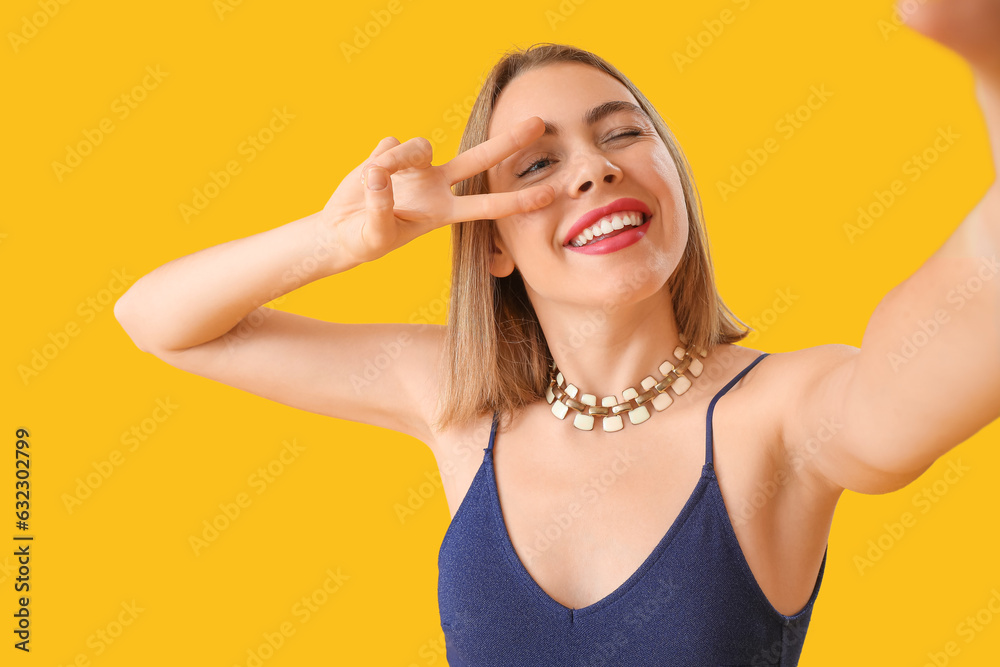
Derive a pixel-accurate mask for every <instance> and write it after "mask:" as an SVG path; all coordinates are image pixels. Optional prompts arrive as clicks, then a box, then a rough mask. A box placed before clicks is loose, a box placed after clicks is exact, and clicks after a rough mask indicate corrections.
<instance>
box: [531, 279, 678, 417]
mask: <svg viewBox="0 0 1000 667" xmlns="http://www.w3.org/2000/svg"><path fill="white" fill-rule="evenodd" d="M609 311H610V312H609ZM536 313H537V314H538V318H539V322H540V323H541V326H542V330H543V331H544V332H545V338H546V340H547V341H548V344H549V351H550V352H551V353H552V358H553V359H554V360H555V362H556V366H557V367H558V369H559V371H560V372H562V374H563V376H564V377H565V378H566V383H567V384H573V385H575V386H576V387H577V388H578V389H579V390H580V393H581V394H594V395H595V396H596V397H597V400H598V405H600V399H601V398H602V397H604V396H612V395H613V396H616V397H617V398H618V400H619V401H621V400H622V391H623V390H625V389H626V388H628V387H633V388H634V389H635V390H636V391H637V392H639V393H642V392H643V391H644V390H643V388H642V379H643V378H645V377H646V376H650V375H651V376H653V378H654V379H655V380H659V379H660V378H661V377H663V376H662V374H661V373H660V371H659V367H660V364H662V363H663V362H664V361H668V362H670V363H671V364H673V365H675V366H676V365H677V364H678V362H679V361H680V359H679V358H677V359H675V358H674V355H673V352H674V350H675V349H676V348H677V347H678V346H680V347H682V348H686V347H687V345H685V344H683V343H681V342H680V338H679V333H680V332H678V330H677V322H676V320H675V318H674V311H673V304H672V303H671V301H670V291H669V290H668V289H667V286H666V285H664V286H663V288H662V289H660V290H659V291H657V292H656V293H655V294H654V295H652V296H651V297H649V298H648V299H644V300H641V301H637V302H633V303H628V304H619V303H615V304H612V305H611V307H610V308H608V307H600V306H590V307H585V306H580V305H579V304H561V303H551V302H548V303H546V304H545V308H544V309H542V311H540V312H539V311H538V310H537V309H536ZM695 354H697V353H695Z"/></svg>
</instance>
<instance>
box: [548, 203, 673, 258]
mask: <svg viewBox="0 0 1000 667" xmlns="http://www.w3.org/2000/svg"><path fill="white" fill-rule="evenodd" d="M618 211H639V212H641V213H642V214H643V216H645V218H644V219H648V218H649V216H651V215H652V214H653V212H652V211H651V210H650V209H649V207H648V206H646V204H645V203H643V202H642V201H640V200H638V199H633V198H632V197H622V198H621V199H616V200H614V201H613V202H611V203H610V204H608V205H607V206H602V207H601V208H595V209H594V210H592V211H588V212H586V213H584V214H583V215H582V216H580V219H579V220H577V221H576V222H575V223H573V226H572V227H570V229H569V231H568V232H567V233H566V238H564V239H563V245H564V246H568V245H569V244H570V242H571V241H572V240H573V239H575V238H576V237H577V236H579V235H580V233H581V232H583V230H585V229H587V228H588V227H590V226H591V225H593V224H594V223H595V222H597V221H598V220H600V219H601V218H603V217H604V216H606V215H610V214H612V213H616V212H618Z"/></svg>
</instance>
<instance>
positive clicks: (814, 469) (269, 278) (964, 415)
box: [115, 0, 1000, 667]
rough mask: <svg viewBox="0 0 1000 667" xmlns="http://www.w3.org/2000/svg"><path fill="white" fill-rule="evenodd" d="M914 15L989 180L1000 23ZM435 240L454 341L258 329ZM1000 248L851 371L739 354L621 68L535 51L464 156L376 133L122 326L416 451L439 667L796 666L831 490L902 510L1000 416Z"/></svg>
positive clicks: (967, 224)
mask: <svg viewBox="0 0 1000 667" xmlns="http://www.w3.org/2000/svg"><path fill="white" fill-rule="evenodd" d="M914 7H915V9H914V10H913V11H910V12H907V13H906V16H908V19H907V20H908V23H909V24H910V25H911V27H914V28H915V29H917V30H918V31H920V32H922V33H923V34H925V35H928V36H930V37H932V38H934V39H937V40H939V41H940V42H941V43H943V44H945V45H947V46H949V47H951V48H953V49H955V50H956V51H958V52H959V53H960V54H961V55H962V56H963V57H965V58H966V59H967V60H968V61H969V63H970V64H971V65H972V67H973V70H974V72H975V75H976V92H977V96H978V99H979V101H980V103H981V105H982V108H983V110H984V113H985V114H986V118H987V122H988V125H989V130H990V137H991V142H992V150H993V155H994V156H995V157H996V156H997V155H1000V46H998V45H1000V3H997V2H995V1H991V0H945V1H943V2H938V3H933V4H917V3H914ZM452 186H456V191H455V192H454V193H453V192H452V189H451V188H452ZM444 225H451V226H452V231H453V249H454V256H453V294H452V303H451V308H450V312H449V323H448V326H447V327H440V326H435V325H411V324H371V325H357V324H352V325H348V324H337V323H329V322H322V321H318V320H314V319H310V318H306V317H302V316H298V315H294V314H291V313H285V312H281V311H277V310H273V309H268V308H266V307H263V305H262V304H265V303H267V302H268V301H270V300H271V299H274V298H276V297H278V296H280V295H282V294H285V293H287V292H289V291H291V290H293V289H295V288H296V287H298V286H300V285H301V284H304V283H308V282H311V281H313V280H318V279H321V278H324V277H326V276H330V275H334V274H337V273H340V272H343V271H346V270H348V269H350V268H352V267H355V266H357V265H359V264H361V263H363V262H370V261H373V260H375V259H377V258H379V257H381V256H383V255H385V254H386V253H388V252H390V251H392V250H393V249H395V248H398V247H400V246H402V245H404V244H405V243H407V242H409V241H410V240H412V239H414V238H416V237H417V236H419V235H421V234H424V233H426V232H428V231H431V230H433V229H437V228H439V227H442V226H444ZM762 233H766V232H764V230H762ZM998 248H1000V193H998V189H997V187H996V186H995V185H994V186H993V187H991V188H990V189H989V191H988V193H987V194H986V196H985V197H984V199H983V200H982V203H981V204H980V205H979V206H978V207H977V208H976V209H975V210H974V211H973V212H972V213H971V214H970V215H969V217H968V218H967V219H966V220H965V221H964V222H963V223H962V224H961V226H959V227H958V229H957V230H956V231H955V233H954V234H953V235H952V237H951V238H950V239H949V240H948V241H947V242H946V243H945V244H944V245H943V246H942V247H941V248H940V250H938V251H937V252H936V253H935V254H934V255H933V256H932V257H931V258H930V259H929V260H928V261H927V262H926V263H925V264H924V266H922V267H921V268H920V269H919V270H918V271H917V272H916V273H915V274H914V275H913V276H911V277H910V278H909V279H908V280H907V281H905V282H904V283H902V284H901V285H900V286H898V287H897V288H895V289H894V290H892V291H891V292H890V293H889V294H888V295H887V296H886V297H885V299H884V300H883V301H882V302H881V303H880V304H879V306H878V308H877V309H876V311H875V312H874V314H873V315H872V317H871V321H870V323H869V325H868V328H867V329H866V331H865V336H864V341H863V344H862V347H861V348H860V349H858V348H855V347H852V346H848V345H837V344H831V345H822V346H818V347H815V348H809V349H804V350H799V351H795V352H788V353H781V354H768V353H766V352H761V351H759V350H753V349H749V348H745V347H741V346H737V345H734V343H736V342H738V341H740V340H741V339H742V338H743V337H745V336H746V334H747V333H748V332H747V330H746V329H745V328H741V327H739V326H738V324H739V321H738V320H737V319H736V318H735V317H734V316H733V315H732V313H731V312H730V311H729V310H728V309H727V308H726V306H725V305H724V304H723V302H722V300H721V298H720V297H719V295H718V293H717V291H716V289H715V284H714V280H713V275H712V263H711V259H710V256H709V252H708V241H707V236H706V233H705V228H704V225H703V221H702V217H701V209H700V204H699V200H698V194H697V191H696V189H695V187H694V184H693V182H692V180H691V176H690V170H689V168H688V165H687V162H686V160H685V158H684V156H683V154H682V153H681V150H680V148H679V147H678V146H677V145H676V143H675V141H674V139H673V137H672V135H671V134H670V131H669V130H668V128H667V127H666V126H665V124H664V123H663V121H662V119H661V118H660V116H659V115H658V113H657V112H656V110H655V109H654V107H653V105H652V104H651V103H650V102H649V101H648V100H647V99H646V98H645V97H644V96H643V95H642V93H641V92H640V91H639V90H638V89H636V87H635V86H634V85H633V84H632V83H631V82H630V81H629V80H628V79H627V78H626V77H625V76H624V75H623V74H622V73H621V72H619V71H618V70H617V69H615V68H614V67H613V66H612V65H610V64H609V63H607V62H606V61H604V60H602V59H601V58H599V57H598V56H596V55H593V54H591V53H588V52H586V51H582V50H579V49H575V48H573V47H569V46H561V45H551V44H543V45H536V46H535V47H532V48H530V49H527V50H524V51H515V52H511V53H509V54H507V55H505V56H504V58H503V59H502V60H501V61H500V62H499V63H498V64H497V65H496V66H495V67H494V68H493V70H492V71H491V73H490V76H489V77H488V78H487V80H486V82H485V83H484V85H483V87H482V90H481V92H480V95H479V97H478V99H477V101H476V104H475V106H474V108H473V110H472V113H471V116H470V119H469V122H468V125H467V127H466V130H465V134H464V136H463V138H462V142H461V147H460V152H459V155H458V156H457V157H456V158H454V159H453V160H451V161H449V162H447V163H445V164H442V165H432V154H431V149H430V144H429V142H428V141H426V140H425V139H423V138H419V137H418V138H415V139H411V140H408V141H405V142H402V143H401V142H399V141H398V140H396V139H395V138H393V137H387V138H386V139H384V140H382V141H381V142H380V143H379V144H378V146H377V147H376V148H375V150H374V151H373V152H372V154H371V155H370V156H369V158H368V159H367V160H365V161H364V162H363V163H362V164H361V165H359V166H358V167H357V168H356V169H355V170H354V171H352V172H351V173H350V174H348V176H347V177H346V178H345V179H344V181H343V182H342V183H341V184H340V186H339V187H338V188H337V190H336V192H335V193H334V194H333V196H332V197H331V199H330V201H329V203H328V204H327V206H326V207H325V208H324V209H323V210H322V211H320V212H318V213H316V214H314V215H310V216H308V217H306V218H303V219H302V220H298V221H296V222H292V223H289V224H286V225H283V226H281V227H278V228H276V229H273V230H270V231H267V232H264V233H261V234H256V235H254V236H250V237H246V238H242V239H237V240H234V241H231V242H229V243H225V244H222V245H219V246H215V247H211V248H207V249H205V250H202V251H201V252H198V253H195V254H193V255H190V256H187V257H182V258H180V259H177V260H175V261H173V262H170V263H168V264H166V265H164V266H162V267H160V268H158V269H156V270H155V271H153V272H151V273H150V274H148V275H146V276H144V277H143V278H141V279H140V280H139V281H137V282H136V284H135V285H134V286H133V287H132V288H131V289H130V290H129V291H128V293H127V294H126V295H125V296H123V297H122V299H121V300H120V301H119V302H118V303H117V304H116V307H115V313H116V316H117V317H118V319H119V321H120V322H121V323H122V326H123V327H124V328H125V329H126V331H127V332H128V334H129V335H130V336H131V338H132V339H133V341H135V343H136V344H137V345H138V346H139V347H140V348H141V349H143V350H145V351H148V352H150V353H152V354H154V355H156V356H157V357H159V358H161V359H163V360H164V361H166V362H167V363H169V364H171V365H173V366H176V367H178V368H181V369H184V370H187V371H190V372H193V373H197V374H199V375H202V376H205V377H209V378H212V379H215V380H218V381H221V382H225V383H228V384H230V385H233V386H235V387H239V388H241V389H245V390H247V391H251V392H253V393H256V394H259V395H261V396H265V397H268V398H272V399H274V400H276V401H280V402H282V403H285V404H288V405H293V406H297V407H300V408H302V409H305V410H309V411H312V412H317V413H321V414H326V415H330V416H333V417H337V418H340V419H348V420H353V421H358V422H363V423H367V424H373V425H377V426H383V427H385V428H390V429H393V430H396V431H400V432H402V433H406V434H409V435H412V436H414V437H415V438H418V439H420V440H421V441H423V442H425V443H426V444H427V445H428V446H429V447H430V448H431V450H432V451H433V453H434V455H435V457H436V459H437V462H438V465H439V467H440V469H441V472H442V478H443V480H444V485H445V492H446V495H447V499H448V503H449V507H450V510H451V513H452V522H451V525H450V526H449V529H448V532H447V534H446V536H445V539H444V542H443V544H442V546H441V551H440V559H439V565H440V579H439V603H440V610H441V621H442V627H443V629H444V632H445V637H446V641H447V651H448V653H447V657H448V660H449V663H450V664H451V665H453V667H454V666H458V665H501V664H502V665H508V664H509V665H562V664H566V665H591V664H614V665H758V664H780V665H795V664H796V663H797V662H798V656H799V654H800V652H801V649H802V644H803V641H804V637H805V632H806V629H807V627H808V623H809V619H810V615H811V612H812V607H813V604H814V602H815V600H816V596H817V593H818V591H819V588H820V584H821V582H822V576H823V568H824V565H825V562H826V549H827V537H828V534H829V530H830V525H831V522H832V519H833V513H834V509H835V507H836V504H837V500H838V498H839V497H840V495H841V493H842V491H843V490H844V489H851V490H854V491H858V492H861V493H884V492H888V491H892V490H896V489H899V488H902V487H903V486H905V485H907V484H908V483H910V482H911V481H913V480H914V479H916V478H917V477H918V476H919V475H920V474H921V473H922V472H923V471H924V470H926V469H927V468H928V467H929V466H930V465H931V464H932V463H933V462H934V461H935V460H936V459H937V458H938V457H940V456H941V455H942V454H944V453H946V452H947V451H949V450H950V449H951V448H953V447H954V446H956V445H958V444H959V443H961V442H963V441H964V440H966V439H967V438H968V437H969V436H971V435H972V434H973V433H975V432H976V431H978V430H979V429H981V428H983V427H984V426H985V425H987V424H988V423H989V422H990V421H992V420H993V419H995V418H996V417H997V415H998V413H1000V348H998V346H997V345H996V341H997V340H998V339H1000V281H992V282H991V281H989V280H986V279H984V278H983V274H982V272H983V271H984V267H988V266H993V265H995V262H996V258H995V256H996V254H997V253H998ZM991 261H992V262H993V264H990V262H991ZM293 268H294V269H295V270H290V269H293ZM303 275H305V276H306V277H305V279H304V280H303V279H301V278H297V277H298V276H303ZM977 275H979V276H980V279H981V282H982V289H981V290H980V291H979V292H978V295H977V296H976V298H974V299H970V300H969V301H968V302H967V303H965V304H964V307H963V308H961V309H954V308H952V307H951V306H950V305H948V304H947V301H946V299H947V295H948V293H949V291H950V290H952V289H953V288H954V286H955V285H956V284H960V283H962V282H965V281H967V280H968V279H970V277H974V276H977ZM208 287H210V289H207V288H208ZM941 309H947V311H948V313H949V315H950V319H949V322H948V323H947V325H946V326H941V327H940V328H939V329H938V331H937V333H936V335H935V336H934V337H932V338H931V339H930V340H929V341H928V342H927V344H926V345H925V346H924V347H923V348H922V349H921V351H920V353H919V354H917V355H916V356H913V357H912V358H908V359H907V360H906V363H898V362H897V361H895V360H894V357H896V358H898V357H899V352H898V349H897V348H898V344H899V343H898V341H899V340H900V339H901V338H903V337H904V336H907V335H909V334H911V333H912V332H913V330H914V329H915V328H916V327H918V326H919V324H918V323H919V322H920V321H921V320H931V319H934V317H935V313H936V312H937V311H939V310H941ZM236 332H239V333H238V335H236ZM402 337H406V338H405V341H406V343H407V344H406V345H405V346H400V349H401V354H400V355H399V356H398V358H397V359H396V360H395V361H394V363H393V364H391V365H389V366H388V367H386V368H385V369H384V370H383V371H382V373H381V374H380V375H379V376H378V377H376V378H374V379H373V380H372V381H371V382H368V383H365V384H356V383H353V382H352V381H351V379H350V378H352V377H355V378H356V377H359V376H361V375H362V369H363V368H364V366H365V363H366V360H369V359H372V358H374V357H375V356H377V355H378V354H379V353H380V352H381V351H382V348H383V346H384V345H390V344H392V343H393V342H398V341H400V340H402V339H403V338H402ZM957 350H961V351H962V353H961V354H956V351H957ZM487 433H488V436H487V435H486V434H487Z"/></svg>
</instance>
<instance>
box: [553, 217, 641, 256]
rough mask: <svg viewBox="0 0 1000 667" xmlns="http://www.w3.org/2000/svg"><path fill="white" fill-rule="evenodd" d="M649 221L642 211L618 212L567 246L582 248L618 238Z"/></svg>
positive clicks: (602, 219)
mask: <svg viewBox="0 0 1000 667" xmlns="http://www.w3.org/2000/svg"><path fill="white" fill-rule="evenodd" d="M648 220H649V216H647V215H646V214H644V213H642V212H641V211H617V212H615V213H612V214H610V215H606V216H604V217H603V218H601V219H600V220H599V221H597V222H596V223H594V224H593V225H591V226H590V227H588V228H587V229H585V230H584V231H583V233H581V234H579V235H577V237H576V238H574V239H573V240H572V241H570V242H569V243H568V244H566V245H567V246H572V247H574V248H582V247H584V246H588V245H592V244H594V243H598V242H600V241H603V240H604V239H609V238H611V237H612V236H617V235H618V234H621V233H622V232H626V231H628V230H629V229H632V228H633V227H641V226H642V225H644V224H646V222H647V221H648Z"/></svg>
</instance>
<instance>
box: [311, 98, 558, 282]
mask: <svg viewBox="0 0 1000 667" xmlns="http://www.w3.org/2000/svg"><path fill="white" fill-rule="evenodd" d="M544 129H545V125H544V123H543V122H542V120H541V119H540V118H539V117H538V116H532V117H531V118H528V119H527V120H525V121H522V122H521V123H519V124H518V125H516V126H515V127H514V128H513V129H511V130H510V131H509V132H507V133H505V134H502V135H500V136H497V137H493V138H492V139H489V140H487V141H484V142H483V143H481V144H479V145H478V146H474V147H473V148H470V149H469V150H467V151H465V152H464V153H462V154H461V155H458V156H456V157H455V158H454V159H452V160H450V161H448V162H446V163H445V164H442V165H438V166H433V165H431V153H432V149H431V144H430V142H429V141H427V139H425V138H423V137H416V138H414V139H410V140H409V141H406V142H404V143H399V141H397V140H396V139H395V138H393V137H386V138H385V139H383V140H382V141H381V142H379V144H378V146H376V147H375V150H374V151H372V154H371V155H370V156H369V157H368V159H367V160H365V161H364V162H362V163H361V164H360V165H358V166H357V167H356V168H355V169H354V170H353V171H351V173H349V174H348V175H347V176H346V177H345V178H344V180H343V181H341V183H340V185H339V186H337V190H336V191H335V192H334V193H333V196H332V197H330V201H328V202H327V204H326V206H324V207H323V211H322V213H321V214H320V215H321V216H322V219H323V224H324V226H326V227H327V231H328V232H331V233H332V236H333V238H335V239H336V244H337V246H338V250H339V251H340V252H345V253H348V254H349V255H350V257H351V259H352V260H353V261H354V262H356V263H361V262H370V261H372V260H374V259H378V258H379V257H382V256H383V255H385V254H387V253H389V252H390V251H392V250H395V249H396V248H399V247H400V246H403V245H405V244H406V243H409V242H410V241H412V240H413V239H415V238H416V237H418V236H420V235H421V234H426V233H427V232H429V231H431V230H434V229H437V228H439V227H443V226H445V225H447V224H451V223H454V222H462V221H465V220H480V219H483V220H495V219H497V218H502V217H506V216H509V215H516V214H518V213H527V212H528V211H533V210H535V209H538V208H542V207H543V206H547V205H548V204H549V203H551V202H552V199H553V197H554V196H555V191H554V190H553V188H552V186H549V185H538V186H535V187H530V188H524V189H523V190H517V191H514V192H500V193H489V194H483V195H468V196H464V197H458V196H455V194H454V193H453V192H452V190H451V186H453V185H454V184H456V183H459V182H461V181H463V180H465V179H467V178H470V177H472V176H474V175H476V174H478V173H480V172H482V171H485V170H487V169H489V168H490V167H492V166H494V165H495V164H497V163H498V162H500V161H501V160H503V159H504V158H506V157H508V156H510V155H513V154H514V153H515V152H517V151H518V150H520V149H522V148H524V147H525V146H527V145H528V144H530V143H531V142H532V141H534V140H535V139H537V138H539V137H540V136H542V133H543V131H544ZM379 183H384V184H385V186H384V187H383V188H382V189H379V190H373V189H371V188H372V186H375V185H378V184H379Z"/></svg>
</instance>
